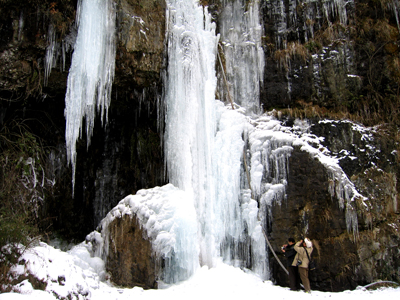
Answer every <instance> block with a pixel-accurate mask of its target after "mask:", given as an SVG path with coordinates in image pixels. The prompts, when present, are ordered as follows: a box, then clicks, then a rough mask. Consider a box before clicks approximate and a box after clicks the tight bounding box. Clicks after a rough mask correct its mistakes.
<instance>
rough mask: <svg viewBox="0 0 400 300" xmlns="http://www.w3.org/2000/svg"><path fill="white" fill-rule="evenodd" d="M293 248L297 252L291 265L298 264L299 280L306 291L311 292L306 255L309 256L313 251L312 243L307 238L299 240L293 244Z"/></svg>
mask: <svg viewBox="0 0 400 300" xmlns="http://www.w3.org/2000/svg"><path fill="white" fill-rule="evenodd" d="M294 250H295V251H296V252H297V254H296V256H295V258H294V260H293V263H292V266H298V268H299V274H300V279H301V282H302V283H303V286H304V290H305V292H306V293H310V292H311V288H310V280H309V279H308V264H309V263H310V261H309V259H308V257H311V253H312V251H313V247H312V243H311V241H310V240H309V239H308V238H305V239H304V240H300V241H298V242H297V243H296V245H294ZM307 253H308V255H307Z"/></svg>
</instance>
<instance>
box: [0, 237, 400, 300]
mask: <svg viewBox="0 0 400 300" xmlns="http://www.w3.org/2000/svg"><path fill="white" fill-rule="evenodd" d="M21 259H24V260H25V261H26V262H27V264H26V267H24V266H23V265H18V266H16V267H15V268H14V269H13V271H14V272H15V274H16V275H17V274H23V273H25V272H27V271H30V272H31V273H33V274H36V276H37V277H38V278H39V279H42V280H44V281H45V282H47V288H46V290H45V291H40V290H35V289H33V288H32V285H31V283H30V282H29V281H28V280H25V281H23V282H22V283H21V284H19V285H17V286H14V288H15V289H16V291H15V292H13V293H3V294H0V300H8V299H13V300H14V299H16V300H18V299H22V300H24V299H38V300H39V299H40V300H51V299H61V298H64V299H93V300H103V299H104V300H114V299H148V300H152V299H157V300H159V299H164V300H168V299H171V300H172V299H173V300H179V299H259V298H260V297H262V298H263V299H264V298H265V299H274V300H278V299H290V298H293V297H295V298H296V299H310V298H314V299H315V298H318V299H325V298H329V299H333V300H334V299H340V300H347V299H348V300H353V299H354V298H359V299H360V298H363V299H364V300H369V299H371V300H372V299H374V300H375V299H376V300H378V299H381V298H390V299H396V298H397V297H399V296H400V288H396V289H394V288H382V289H379V290H374V291H370V290H366V289H364V288H361V287H360V288H358V289H356V290H354V291H344V292H340V293H331V292H319V291H312V292H311V294H306V293H304V292H292V291H290V290H289V289H288V288H284V287H279V286H275V285H273V283H272V282H271V281H262V280H261V279H260V278H259V277H257V276H255V275H254V274H253V273H251V272H246V271H243V270H241V269H239V268H235V267H232V266H228V265H226V264H223V263H222V262H221V263H220V264H218V265H217V266H216V267H215V268H211V269H209V268H207V267H203V268H200V269H199V270H198V271H197V272H196V273H195V274H194V275H193V276H192V277H191V278H190V279H188V280H187V281H184V282H181V283H180V284H175V285H172V286H166V287H164V288H162V289H158V290H143V289H142V288H138V287H135V288H131V289H128V288H118V287H115V286H112V285H111V284H110V283H108V282H106V281H105V282H104V281H101V280H100V278H106V276H105V274H104V268H103V267H104V263H103V262H102V261H101V260H100V259H99V258H93V257H90V255H89V252H88V249H87V246H86V245H85V244H84V243H82V244H80V245H77V246H75V247H73V248H72V249H71V250H70V251H68V252H64V251H61V250H58V249H55V248H54V247H52V246H49V245H47V244H45V243H40V245H39V246H37V247H34V248H32V249H30V250H27V251H26V252H25V254H24V255H23V257H22V258H21ZM17 290H19V292H17ZM396 295H397V296H396ZM397 299H398V298H397Z"/></svg>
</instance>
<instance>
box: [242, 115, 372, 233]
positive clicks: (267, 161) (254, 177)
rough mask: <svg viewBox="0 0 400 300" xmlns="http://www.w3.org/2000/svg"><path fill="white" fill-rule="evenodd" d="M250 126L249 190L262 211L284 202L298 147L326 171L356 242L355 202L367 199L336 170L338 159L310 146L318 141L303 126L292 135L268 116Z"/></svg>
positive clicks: (342, 172) (332, 192)
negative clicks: (291, 163)
mask: <svg viewBox="0 0 400 300" xmlns="http://www.w3.org/2000/svg"><path fill="white" fill-rule="evenodd" d="M253 122H254V124H255V126H254V128H253V129H251V130H249V133H248V135H249V137H248V143H249V147H250V155H251V186H252V190H253V193H254V195H255V197H256V198H258V199H260V203H261V208H262V209H263V210H268V211H269V212H270V208H271V206H272V205H273V204H275V203H278V204H281V203H282V201H283V200H285V199H286V186H287V180H288V178H287V176H288V171H289V164H288V160H289V157H290V155H291V153H292V151H293V147H294V146H298V147H300V150H302V151H306V152H308V153H309V154H310V155H311V156H313V157H315V158H317V159H318V160H319V161H320V162H321V164H322V165H323V166H324V167H325V168H326V170H327V172H328V174H329V176H330V184H329V193H330V194H331V196H332V198H336V199H338V204H339V207H340V208H341V209H342V210H343V211H344V212H345V218H346V225H347V231H348V232H349V233H350V232H352V233H353V235H354V239H356V237H357V236H358V217H357V209H356V200H359V201H366V200H367V198H365V197H364V196H362V195H361V194H360V193H359V192H358V191H357V189H356V188H355V186H354V184H353V183H352V182H351V181H350V179H349V178H348V177H347V175H346V174H345V173H344V171H343V170H342V168H341V167H340V166H339V164H338V161H337V159H335V158H333V157H330V156H329V155H326V154H324V153H322V152H321V151H319V150H318V149H317V148H315V147H313V146H312V145H313V144H319V141H318V139H316V137H312V136H311V135H309V134H308V133H307V130H308V129H307V126H304V124H303V125H302V127H303V129H301V130H298V132H295V133H294V132H293V131H291V130H290V129H289V128H285V127H284V126H282V125H281V122H280V121H278V120H276V119H275V118H274V117H272V116H269V115H264V116H261V117H259V118H258V119H256V120H254V121H253ZM296 122H297V123H298V124H300V123H301V122H300V121H296ZM295 125H296V124H295ZM295 127H296V126H295ZM297 127H299V126H297ZM300 127H301V126H300ZM302 131H303V132H302ZM269 215H271V214H269ZM305 234H307V233H306V232H305Z"/></svg>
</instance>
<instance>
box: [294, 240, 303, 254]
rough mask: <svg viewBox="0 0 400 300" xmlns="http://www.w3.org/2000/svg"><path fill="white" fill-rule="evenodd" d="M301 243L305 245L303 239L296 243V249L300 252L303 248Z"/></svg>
mask: <svg viewBox="0 0 400 300" xmlns="http://www.w3.org/2000/svg"><path fill="white" fill-rule="evenodd" d="M301 245H303V240H300V241H298V242H297V243H296V245H294V250H296V252H299V251H300V249H301V248H302V247H301Z"/></svg>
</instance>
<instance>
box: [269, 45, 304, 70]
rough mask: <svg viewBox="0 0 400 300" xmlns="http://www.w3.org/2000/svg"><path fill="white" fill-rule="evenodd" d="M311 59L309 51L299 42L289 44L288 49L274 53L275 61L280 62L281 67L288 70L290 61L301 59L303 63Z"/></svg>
mask: <svg viewBox="0 0 400 300" xmlns="http://www.w3.org/2000/svg"><path fill="white" fill-rule="evenodd" d="M309 57H310V52H309V51H308V49H307V48H306V47H305V46H304V45H303V44H301V43H299V42H291V43H288V45H287V47H286V49H282V50H277V51H275V53H274V59H275V60H276V61H278V64H279V67H280V68H283V69H285V70H288V68H289V65H290V61H291V60H293V59H296V58H297V59H300V60H301V61H302V62H303V63H305V62H307V59H308V58H309Z"/></svg>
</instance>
